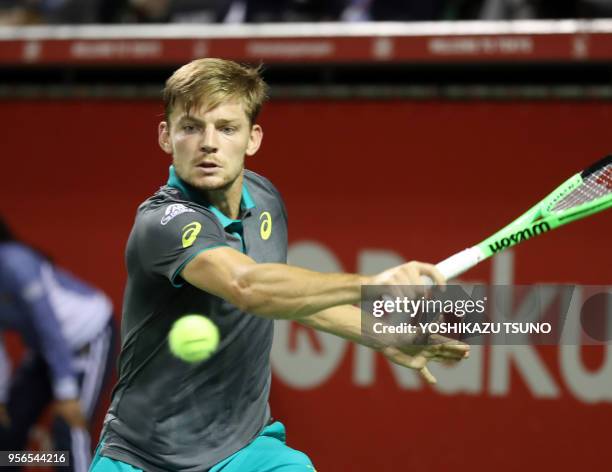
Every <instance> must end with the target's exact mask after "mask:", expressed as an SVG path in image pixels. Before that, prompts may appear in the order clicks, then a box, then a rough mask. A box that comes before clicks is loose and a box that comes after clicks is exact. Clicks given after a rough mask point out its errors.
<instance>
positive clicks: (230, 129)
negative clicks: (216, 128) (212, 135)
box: [221, 126, 236, 134]
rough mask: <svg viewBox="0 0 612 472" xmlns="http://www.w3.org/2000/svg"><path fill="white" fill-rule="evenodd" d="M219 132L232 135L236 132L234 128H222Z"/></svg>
mask: <svg viewBox="0 0 612 472" xmlns="http://www.w3.org/2000/svg"><path fill="white" fill-rule="evenodd" d="M221 132H222V133H225V134H234V133H235V132H236V128H234V127H233V126H224V127H223V128H221Z"/></svg>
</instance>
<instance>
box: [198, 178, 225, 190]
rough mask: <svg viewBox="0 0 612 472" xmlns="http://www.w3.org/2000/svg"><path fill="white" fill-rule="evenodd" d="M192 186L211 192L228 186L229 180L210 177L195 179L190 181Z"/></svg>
mask: <svg viewBox="0 0 612 472" xmlns="http://www.w3.org/2000/svg"><path fill="white" fill-rule="evenodd" d="M190 184H191V186H192V187H194V188H196V189H198V190H200V191H202V192H210V191H215V190H222V189H224V188H225V187H227V182H224V181H223V179H219V178H215V177H212V178H211V177H208V178H204V179H201V178H200V179H194V180H193V181H192V182H190Z"/></svg>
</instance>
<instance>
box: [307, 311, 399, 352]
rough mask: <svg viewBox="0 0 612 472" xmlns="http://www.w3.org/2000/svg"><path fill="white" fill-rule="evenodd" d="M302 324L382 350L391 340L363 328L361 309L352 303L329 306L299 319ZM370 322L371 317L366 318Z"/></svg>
mask: <svg viewBox="0 0 612 472" xmlns="http://www.w3.org/2000/svg"><path fill="white" fill-rule="evenodd" d="M298 321H299V322H300V323H301V324H303V325H305V326H309V327H311V328H314V329H316V330H317V331H324V332H326V333H330V334H333V335H335V336H340V337H341V338H344V339H347V340H349V341H353V342H355V343H357V344H361V345H362V346H366V347H369V348H372V349H375V350H380V349H382V348H384V347H386V346H387V345H388V342H389V340H388V339H383V338H382V337H381V336H376V337H375V336H373V335H371V334H368V333H372V330H371V329H366V330H362V327H363V326H362V319H361V310H360V309H359V308H357V307H355V306H352V305H343V306H337V307H333V308H328V309H326V310H322V311H320V312H318V313H315V314H313V315H311V316H307V317H305V318H301V319H300V320H298ZM366 322H369V318H366Z"/></svg>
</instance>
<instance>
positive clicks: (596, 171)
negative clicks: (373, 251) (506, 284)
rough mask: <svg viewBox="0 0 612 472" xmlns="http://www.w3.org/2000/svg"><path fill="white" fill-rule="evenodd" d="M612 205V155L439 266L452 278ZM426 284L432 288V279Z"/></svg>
mask: <svg viewBox="0 0 612 472" xmlns="http://www.w3.org/2000/svg"><path fill="white" fill-rule="evenodd" d="M611 206H612V155H611V156H607V157H604V158H603V159H601V160H599V161H597V162H595V163H594V164H593V165H591V166H589V167H587V168H586V169H585V170H583V171H582V172H579V173H577V174H576V175H574V176H572V177H570V178H569V179H567V180H566V181H565V182H563V183H562V184H561V185H560V186H559V187H557V188H556V189H555V190H554V191H553V192H551V193H550V194H549V195H548V196H546V197H545V198H544V199H542V200H540V201H539V202H538V203H537V204H536V205H534V206H533V207H531V208H530V209H529V210H527V211H526V212H525V213H523V214H522V215H521V216H519V217H518V218H517V219H516V220H514V221H513V222H512V223H510V224H509V225H507V226H505V227H504V228H502V229H500V230H499V231H498V232H497V233H495V234H493V235H492V236H490V237H488V238H487V239H485V240H484V241H482V242H480V243H479V244H477V245H476V246H472V247H470V248H467V249H464V250H463V251H461V252H458V253H457V254H454V255H452V256H450V257H449V258H447V259H445V260H443V261H442V262H440V263H439V264H437V265H436V267H437V268H438V269H439V270H440V272H442V274H443V275H444V276H445V277H446V278H447V279H452V278H454V277H457V276H458V275H460V274H462V273H464V272H465V271H467V270H469V269H471V268H472V267H474V266H475V265H476V264H478V263H479V262H481V261H484V260H485V259H487V258H489V257H491V256H494V255H495V254H498V253H500V252H502V251H505V250H506V249H508V248H509V247H512V246H515V245H517V244H519V243H521V242H523V241H527V240H528V239H531V238H533V237H535V236H539V235H540V234H543V233H547V232H549V231H552V230H553V229H557V228H559V227H560V226H563V225H565V224H567V223H571V222H572V221H577V220H580V219H582V218H586V217H587V216H591V215H594V214H595V213H599V212H600V211H603V210H606V209H607V208H610V207H611ZM423 283H424V284H427V285H431V284H432V281H431V279H429V277H424V278H423Z"/></svg>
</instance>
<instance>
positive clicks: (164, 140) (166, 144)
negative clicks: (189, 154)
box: [157, 121, 172, 154]
mask: <svg viewBox="0 0 612 472" xmlns="http://www.w3.org/2000/svg"><path fill="white" fill-rule="evenodd" d="M157 138H158V142H159V147H160V148H162V151H164V152H165V153H166V154H172V144H171V143H170V126H169V125H168V123H167V122H165V121H162V122H161V123H160V124H159V126H158V128H157Z"/></svg>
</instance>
